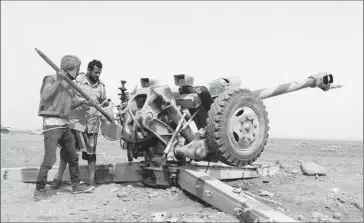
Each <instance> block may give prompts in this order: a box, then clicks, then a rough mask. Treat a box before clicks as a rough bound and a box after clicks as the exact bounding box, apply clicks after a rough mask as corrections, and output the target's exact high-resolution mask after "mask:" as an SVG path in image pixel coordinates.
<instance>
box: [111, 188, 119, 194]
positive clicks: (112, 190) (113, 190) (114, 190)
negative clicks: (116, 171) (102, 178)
mask: <svg viewBox="0 0 364 223" xmlns="http://www.w3.org/2000/svg"><path fill="white" fill-rule="evenodd" d="M118 190H119V189H118V188H116V187H113V188H110V193H114V192H116V191H118Z"/></svg>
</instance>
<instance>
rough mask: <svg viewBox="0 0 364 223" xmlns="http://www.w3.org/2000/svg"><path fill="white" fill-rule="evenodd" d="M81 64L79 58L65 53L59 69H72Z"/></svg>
mask: <svg viewBox="0 0 364 223" xmlns="http://www.w3.org/2000/svg"><path fill="white" fill-rule="evenodd" d="M80 65H81V60H80V59H79V58H78V57H76V56H73V55H66V56H64V57H63V58H62V60H61V70H69V71H70V70H73V69H74V68H75V67H77V66H80Z"/></svg>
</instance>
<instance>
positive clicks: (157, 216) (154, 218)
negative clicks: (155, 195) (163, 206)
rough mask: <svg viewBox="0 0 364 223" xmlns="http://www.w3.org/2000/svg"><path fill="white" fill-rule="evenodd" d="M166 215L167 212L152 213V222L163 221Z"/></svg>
mask: <svg viewBox="0 0 364 223" xmlns="http://www.w3.org/2000/svg"><path fill="white" fill-rule="evenodd" d="M166 217H167V212H161V213H153V214H152V222H165V221H166V220H165V218H166Z"/></svg>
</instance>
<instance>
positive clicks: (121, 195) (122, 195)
mask: <svg viewBox="0 0 364 223" xmlns="http://www.w3.org/2000/svg"><path fill="white" fill-rule="evenodd" d="M116 196H118V197H120V198H124V197H129V194H128V193H126V192H120V193H118V194H117V195H116Z"/></svg>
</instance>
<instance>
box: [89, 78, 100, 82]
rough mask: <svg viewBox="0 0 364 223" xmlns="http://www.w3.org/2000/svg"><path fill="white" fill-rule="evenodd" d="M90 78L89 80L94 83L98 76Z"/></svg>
mask: <svg viewBox="0 0 364 223" xmlns="http://www.w3.org/2000/svg"><path fill="white" fill-rule="evenodd" d="M90 79H91V81H92V82H94V83H95V82H97V81H98V80H99V78H98V77H91V78H90Z"/></svg>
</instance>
